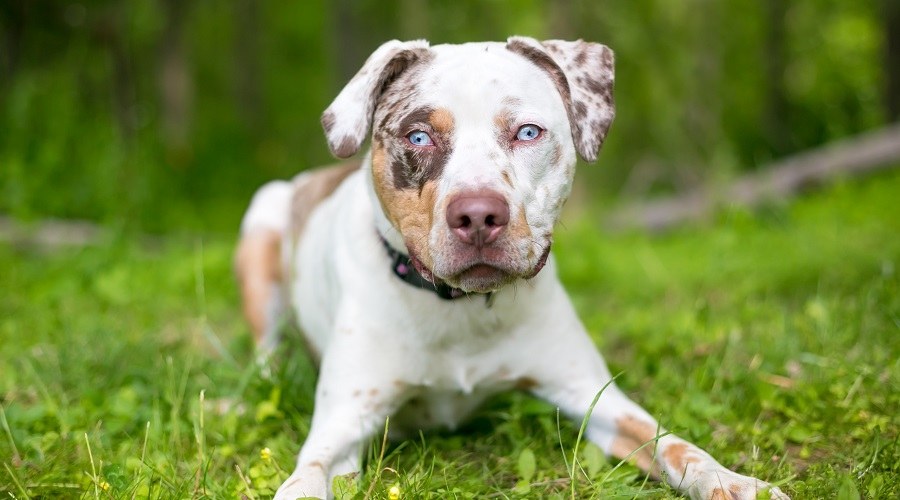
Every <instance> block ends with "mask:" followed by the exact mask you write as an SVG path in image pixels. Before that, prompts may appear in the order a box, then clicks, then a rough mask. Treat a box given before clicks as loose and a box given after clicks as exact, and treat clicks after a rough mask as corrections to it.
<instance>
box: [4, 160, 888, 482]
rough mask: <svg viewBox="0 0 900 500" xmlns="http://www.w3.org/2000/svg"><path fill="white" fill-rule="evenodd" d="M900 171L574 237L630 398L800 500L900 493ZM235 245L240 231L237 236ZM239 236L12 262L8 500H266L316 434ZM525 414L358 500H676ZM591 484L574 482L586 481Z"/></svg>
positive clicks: (550, 422) (549, 421)
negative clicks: (240, 289)
mask: <svg viewBox="0 0 900 500" xmlns="http://www.w3.org/2000/svg"><path fill="white" fill-rule="evenodd" d="M898 200H900V175H898V174H897V173H891V174H886V175H881V176H879V177H874V178H870V179H867V180H864V181H847V182H843V183H840V184H838V185H836V186H832V187H829V188H827V189H823V190H821V191H817V192H813V193H808V194H806V195H805V196H804V197H803V198H801V199H799V200H798V201H795V202H793V203H790V204H779V203H773V204H771V205H769V206H767V207H765V208H764V209H762V210H759V211H757V212H754V213H749V212H744V211H736V210H724V211H723V212H722V213H721V214H719V216H718V218H717V220H715V221H713V222H711V223H709V224H705V225H698V226H692V227H686V228H682V229H679V230H678V231H676V232H673V233H670V234H667V235H663V236H656V237H651V236H648V235H642V234H617V235H612V234H605V233H604V232H602V231H601V230H600V229H599V224H598V223H597V222H596V221H595V220H592V219H589V218H587V217H585V216H581V217H576V218H570V219H568V220H567V221H566V223H565V224H563V226H562V227H560V228H559V230H558V233H557V238H556V245H555V248H556V249H557V260H558V262H559V267H560V273H561V276H562V279H563V281H564V282H565V283H566V284H567V286H568V288H569V290H570V291H571V294H572V296H573V299H574V301H575V303H576V306H577V308H578V309H579V311H580V312H581V315H582V317H583V319H584V321H585V323H586V325H587V327H588V329H589V330H590V331H591V333H592V335H593V336H594V338H595V340H596V342H597V344H598V345H599V346H600V347H601V349H602V351H603V352H604V354H605V356H606V358H607V360H608V362H609V363H610V365H611V368H612V370H613V372H615V373H618V372H621V375H620V378H619V383H620V385H621V386H622V387H623V388H624V389H625V390H626V391H627V392H628V393H629V394H630V395H631V396H632V397H633V398H634V399H636V400H637V401H639V402H641V403H642V404H643V405H645V407H646V408H647V409H648V410H649V411H650V412H651V413H652V414H654V415H655V416H657V417H658V418H659V419H660V420H661V422H662V423H663V424H664V425H666V426H667V427H668V428H670V429H672V430H673V431H675V432H676V433H678V434H681V435H683V436H684V437H686V438H688V439H690V440H692V441H694V442H696V443H697V444H699V445H701V446H702V447H704V448H706V449H707V450H708V451H709V452H710V453H711V454H712V455H713V456H715V457H717V458H718V459H719V461H721V462H722V463H723V464H725V465H726V466H728V467H732V468H735V469H736V470H739V471H740V472H742V473H746V474H753V475H756V476H758V477H761V478H763V479H766V480H769V481H771V482H774V483H776V484H779V485H781V487H782V489H783V490H785V492H787V493H789V494H790V495H791V496H792V497H793V498H841V499H853V498H859V497H865V498H897V497H900V443H898V439H900V361H898V358H900V275H898V273H900V270H897V269H896V267H897V266H898V265H900V204H898V203H900V201H898ZM235 225H236V222H235ZM233 245H234V236H233V235H204V236H202V237H201V236H197V237H186V236H184V235H180V236H169V237H163V238H154V239H147V238H145V237H128V236H120V237H114V238H112V239H108V240H104V241H100V242H98V244H97V245H94V246H90V247H84V248H56V249H46V248H45V249H40V248H23V247H19V246H0V340H2V342H0V404H2V407H0V408H2V412H0V462H2V464H3V466H2V470H0V496H2V497H11V498H81V497H87V498H188V497H190V498H235V497H241V496H245V497H247V498H266V497H269V496H271V494H272V493H273V491H274V488H276V487H277V486H278V484H279V482H280V480H281V479H283V478H284V477H285V476H286V475H287V473H288V472H289V470H290V469H291V468H292V465H293V461H294V455H295V454H296V452H297V451H298V449H299V445H300V443H301V442H302V441H303V438H304V436H305V433H306V431H307V429H308V427H309V417H310V414H311V409H312V393H313V387H314V384H315V372H314V370H313V368H312V366H311V364H310V363H309V361H308V359H307V358H306V357H305V355H304V354H303V352H302V348H301V347H300V346H301V342H299V341H296V340H295V341H293V342H289V343H288V345H287V346H286V348H285V351H284V352H282V353H281V359H280V361H279V362H278V363H277V364H276V365H275V366H274V367H273V370H272V373H271V376H269V377H263V376H261V374H260V370H259V369H258V368H256V366H255V364H254V363H253V362H252V360H253V353H252V346H251V342H250V340H249V333H248V330H247V328H246V326H245V325H244V323H243V322H242V319H241V317H240V314H239V308H238V298H237V292H236V289H235V284H234V280H233V278H232V274H231V257H232V249H233ZM577 433H578V423H572V422H567V421H565V420H563V421H561V422H560V421H558V418H557V414H556V410H555V409H554V408H553V407H551V406H549V405H547V404H544V403H542V402H539V401H536V400H534V399H532V398H530V397H528V396H526V395H524V394H509V395H504V396H502V397H499V398H497V399H495V400H493V401H491V402H490V403H488V405H487V406H486V407H485V408H484V409H482V410H481V411H480V412H479V413H478V414H477V416H476V417H475V418H474V419H473V421H472V422H471V423H470V424H469V425H467V426H466V427H465V428H463V429H462V430H461V431H458V432H455V433H427V434H424V435H421V436H420V437H419V438H418V439H414V440H410V441H406V442H401V443H391V444H388V445H387V447H386V448H383V447H382V444H381V438H380V437H378V438H376V439H374V440H373V446H372V447H371V451H370V452H369V459H368V461H367V466H366V470H365V471H364V474H363V476H362V477H361V480H360V481H358V482H357V481H352V480H349V479H345V480H343V481H339V483H340V484H338V486H339V487H340V489H341V490H342V491H344V492H345V496H348V497H350V496H352V495H354V491H355V495H356V497H359V498H363V497H364V496H368V497H371V498H387V497H388V495H389V489H390V488H391V487H392V486H397V487H398V488H399V490H400V495H401V497H402V498H493V497H496V498H553V497H566V498H571V497H573V496H574V497H575V498H592V497H594V498H614V497H622V498H632V497H640V498H645V497H646V498H677V495H676V494H675V493H674V492H673V491H672V490H671V489H670V488H668V487H666V486H664V485H661V484H660V483H657V482H653V481H645V480H644V477H643V476H642V475H641V474H640V473H639V471H638V470H637V469H636V468H634V467H633V466H631V465H629V464H619V463H618V462H616V461H614V460H607V459H605V458H603V457H602V456H601V455H600V454H598V452H597V449H596V448H595V447H593V446H584V444H582V445H581V446H580V447H579V448H578V450H577V455H578V460H579V464H580V467H578V468H576V469H575V471H574V474H573V473H572V469H570V468H569V467H568V465H567V464H569V463H570V462H571V460H572V455H573V447H574V446H575V443H576V436H577ZM573 477H574V480H573Z"/></svg>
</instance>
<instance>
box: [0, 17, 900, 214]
mask: <svg viewBox="0 0 900 500" xmlns="http://www.w3.org/2000/svg"><path fill="white" fill-rule="evenodd" d="M884 3H885V4H886V3H887V1H886V2H884ZM881 6H882V2H881V1H879V0H863V1H856V2H848V1H841V0H797V1H792V2H782V1H781V0H771V1H758V0H728V1H710V0H685V1H678V2H675V1H669V0H638V1H631V0H606V1H577V0H566V1H559V2H545V1H537V0H534V1H530V0H516V1H508V2H506V1H496V0H495V1H474V0H468V1H459V2H438V1H430V2H418V1H413V0H405V1H396V2H385V1H376V0H363V1H349V0H341V1H334V2H327V1H323V0H310V1H303V2H297V1H294V0H270V1H266V2H259V3H257V2H252V1H249V0H240V1H234V2H226V1H219V0H209V1H199V0H185V1H183V2H177V1H175V0H134V1H127V2H126V1H113V0H93V1H85V2H70V1H66V0H40V1H22V2H9V3H6V2H4V4H3V5H2V6H0V32H3V33H4V36H3V37H0V40H2V41H0V49H2V51H0V58H2V59H0V63H2V65H0V71H2V73H0V130H2V133H0V213H11V214H13V215H15V216H17V217H19V218H25V219H29V218H38V217H45V216H58V217H67V218H89V219H97V220H101V221H104V222H110V223H114V224H116V225H119V226H122V227H126V228H136V229H140V230H144V231H148V230H149V231H170V230H186V229H197V228H203V229H206V230H215V231H226V232H231V231H233V230H234V228H235V227H236V225H237V221H238V220H239V217H240V211H241V209H242V208H243V206H244V204H245V203H246V200H248V199H249V196H250V195H251V193H252V192H253V190H254V189H255V188H256V187H257V186H258V185H260V184H261V183H262V182H264V181H265V180H267V179H271V178H275V177H287V176H291V175H293V174H294V173H296V172H298V171H300V170H302V169H305V168H309V167H311V166H316V165H320V164H323V163H326V162H329V161H330V156H329V154H328V151H327V149H326V147H325V142H324V140H323V137H322V133H321V130H320V126H319V122H318V120H319V115H320V113H321V111H322V110H323V109H324V108H325V107H326V106H327V105H328V103H329V102H330V99H331V98H333V96H334V95H336V93H337V92H338V91H339V89H340V87H341V86H342V85H343V83H344V82H345V81H346V80H347V79H348V78H349V77H350V76H351V75H352V73H353V72H354V71H355V70H356V68H358V67H359V65H360V64H361V63H362V61H363V60H364V58H365V57H366V56H367V55H368V53H370V52H371V50H373V49H374V48H375V47H376V46H377V45H378V44H379V43H381V42H382V41H385V40H387V39H391V38H401V39H410V38H427V39H429V40H430V41H431V42H432V43H444V42H464V41H471V40H483V39H493V40H503V39H505V38H506V37H507V36H509V35H511V34H523V35H530V36H534V37H537V38H579V37H580V38H584V39H587V40H592V41H602V42H604V43H606V44H608V45H609V46H611V47H612V48H613V49H614V50H615V51H616V54H617V88H616V98H617V103H618V107H619V113H618V117H617V119H616V123H615V125H614V129H613V132H612V133H611V135H610V138H609V141H608V143H607V145H606V146H605V150H604V152H603V154H602V156H601V159H600V162H599V166H597V167H591V168H584V169H582V174H581V177H582V180H583V181H585V182H588V183H590V184H591V192H592V193H595V194H596V195H597V196H598V197H600V196H603V197H604V198H609V197H615V196H617V195H619V194H622V193H625V194H627V195H645V194H648V193H655V192H661V191H663V192H664V191H669V190H673V189H681V188H684V187H687V186H691V185H694V184H696V183H698V182H700V180H701V179H710V178H720V177H723V176H728V175H731V174H733V173H735V172H738V171H741V170H746V169H753V168H756V167H757V166H759V165H762V164H765V163H766V162H767V161H769V160H771V159H773V158H777V157H779V156H782V155H785V154H789V153H791V152H794V151H798V150H802V149H804V148H808V147H811V146H815V145H818V144H822V143H825V142H828V141H830V140H833V139H835V138H839V137H842V136H845V135H848V134H853V133H855V132H860V131H863V130H866V129H869V128H873V127H876V126H878V125H880V124H882V123H884V122H885V121H886V120H887V118H888V117H887V116H886V112H885V111H884V109H885V106H884V105H883V101H882V95H883V91H882V89H883V88H884V78H885V76H884V67H885V63H884V61H883V54H884V52H885V41H884V35H883V32H884V28H883V26H882V17H883V16H882V14H881V12H882V9H881ZM169 44H174V45H175V46H177V47H179V49H178V52H179V53H180V54H181V55H182V56H183V58H184V61H185V68H186V75H187V78H188V81H189V85H188V87H189V90H188V91H187V94H186V95H188V96H189V100H190V102H189V104H188V106H187V109H186V112H185V114H184V118H183V119H182V122H183V123H180V124H179V125H180V126H182V127H183V128H184V133H183V136H182V137H180V138H179V139H178V140H172V138H171V137H169V135H167V133H166V132H165V126H166V125H165V120H166V117H165V113H166V112H165V107H164V103H163V97H162V91H161V84H160V82H161V79H162V77H161V68H162V65H163V60H164V56H165V54H167V53H168V52H167V51H168V50H169V49H167V47H171V46H172V45H169ZM248 89H249V90H248Z"/></svg>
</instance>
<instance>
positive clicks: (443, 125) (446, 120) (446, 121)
mask: <svg viewBox="0 0 900 500" xmlns="http://www.w3.org/2000/svg"><path fill="white" fill-rule="evenodd" d="M428 120H429V122H431V126H432V127H434V130H435V132H437V133H438V134H440V135H442V136H449V135H451V134H453V128H454V127H455V121H454V120H453V113H451V112H450V110H448V109H446V108H438V109H436V110H434V111H432V112H431V115H430V116H429V117H428Z"/></svg>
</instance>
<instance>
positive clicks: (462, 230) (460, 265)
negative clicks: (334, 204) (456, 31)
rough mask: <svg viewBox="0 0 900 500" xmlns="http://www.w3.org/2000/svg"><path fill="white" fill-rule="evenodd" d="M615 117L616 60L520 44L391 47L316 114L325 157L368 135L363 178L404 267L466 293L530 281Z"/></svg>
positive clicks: (580, 46) (596, 52) (570, 48)
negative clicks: (579, 174)
mask: <svg viewBox="0 0 900 500" xmlns="http://www.w3.org/2000/svg"><path fill="white" fill-rule="evenodd" d="M614 114H615V111H614V105H613V53H612V51H611V50H610V49H609V48H608V47H606V46H604V45H600V44H596V43H588V42H583V41H580V40H579V41H576V42H566V41H558V40H551V41H545V42H538V41H537V40H534V39H531V38H524V37H513V38H510V39H509V40H508V41H507V43H505V44H504V43H498V42H489V43H472V44H464V45H438V46H434V47H429V45H428V43H427V42H425V41H413V42H398V41H391V42H387V43H385V44H384V45H382V46H381V47H379V48H378V50H376V51H375V53H373V54H372V55H371V56H370V57H369V59H368V60H367V61H366V63H365V65H363V67H362V69H361V70H360V71H359V73H357V74H356V76H354V77H353V79H352V80H351V81H350V82H349V83H348V84H347V86H346V87H344V89H343V90H342V91H341V93H340V94H339V95H338V97H337V98H336V99H335V101H334V102H333V103H332V104H331V106H329V108H328V109H327V110H326V111H325V113H324V114H323V116H322V124H323V126H324V128H325V133H326V135H327V137H328V143H329V145H330V147H331V150H332V152H333V153H334V154H335V155H336V156H338V157H341V158H346V157H349V156H352V155H353V154H355V153H356V152H357V151H358V150H359V149H360V147H361V145H362V143H363V141H364V140H365V137H366V135H367V133H368V131H369V129H370V128H372V131H373V132H372V172H371V174H372V180H373V183H374V188H375V193H376V194H377V196H378V199H379V201H380V204H381V207H382V209H383V210H384V214H385V216H386V217H387V219H388V220H389V221H390V223H391V225H392V226H393V227H394V229H396V230H397V231H398V232H399V233H400V235H401V236H402V238H403V240H404V241H405V243H406V247H407V249H408V250H409V253H410V257H411V258H412V261H413V264H414V265H415V266H416V268H417V269H418V270H419V272H420V273H422V274H423V275H424V276H426V277H427V278H429V279H431V280H435V281H436V280H441V281H444V282H446V283H447V284H449V285H450V286H453V287H457V288H461V289H462V290H465V291H471V292H486V291H490V290H495V289H497V288H499V287H501V286H503V285H504V284H507V283H509V282H512V281H514V280H516V279H519V278H529V277H532V276H534V275H535V274H537V272H538V271H540V269H541V268H542V267H543V265H544V263H545V262H546V259H547V256H548V253H549V251H550V242H551V238H552V232H553V226H554V224H555V223H556V220H557V219H558V218H559V215H560V211H561V209H562V206H563V204H564V202H565V201H566V199H567V197H568V196H569V192H570V190H571V186H572V179H573V177H574V174H575V161H576V158H575V152H576V151H577V152H578V154H580V155H581V157H582V158H584V159H585V160H587V161H593V160H594V159H596V157H597V153H598V151H599V149H600V146H601V144H602V143H603V140H604V138H605V137H606V132H607V130H608V129H609V126H610V124H611V123H612V120H613V116H614Z"/></svg>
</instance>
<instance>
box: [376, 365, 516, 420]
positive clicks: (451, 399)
mask: <svg viewBox="0 0 900 500" xmlns="http://www.w3.org/2000/svg"><path fill="white" fill-rule="evenodd" d="M424 364H425V365H427V366H428V369H427V370H425V371H420V372H419V373H418V374H417V375H418V376H417V377H416V379H414V380H410V381H409V384H410V385H409V386H408V391H407V392H406V398H405V403H404V404H403V405H402V406H401V408H400V410H399V411H398V412H397V413H396V415H395V417H393V422H394V423H393V424H392V427H394V428H395V429H397V430H399V431H401V432H403V431H407V432H408V431H415V430H418V429H429V428H434V427H442V428H450V429H453V428H455V427H457V426H458V425H459V424H460V423H463V422H464V421H465V420H466V419H467V418H468V417H469V416H470V415H471V414H472V412H473V411H475V410H476V409H477V408H478V407H479V406H480V405H481V404H482V403H483V402H484V401H485V400H486V399H487V398H488V397H490V396H492V395H494V394H497V393H498V392H503V391H507V390H510V389H514V388H516V387H526V386H527V385H528V383H529V379H528V378H526V377H524V376H523V375H522V373H521V372H520V370H518V369H517V364H516V363H514V362H513V359H511V358H510V357H508V356H504V355H503V351H502V349H498V350H492V349H489V350H487V351H484V352H481V353H474V352H471V351H466V352H465V353H463V352H453V351H452V350H451V351H450V352H446V351H445V352H443V353H440V354H439V355H435V354H432V355H431V356H428V357H427V359H426V360H425V363H424Z"/></svg>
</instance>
